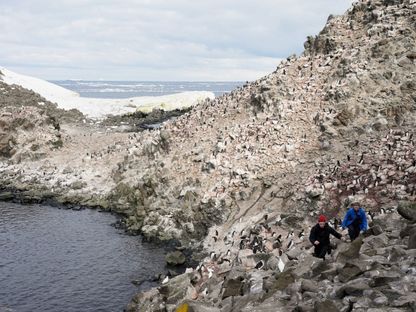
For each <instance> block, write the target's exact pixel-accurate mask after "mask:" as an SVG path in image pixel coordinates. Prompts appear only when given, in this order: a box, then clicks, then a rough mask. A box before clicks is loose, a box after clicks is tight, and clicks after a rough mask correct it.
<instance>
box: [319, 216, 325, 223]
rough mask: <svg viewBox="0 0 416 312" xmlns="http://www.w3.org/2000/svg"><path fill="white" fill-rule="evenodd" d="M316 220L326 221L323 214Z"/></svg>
mask: <svg viewBox="0 0 416 312" xmlns="http://www.w3.org/2000/svg"><path fill="white" fill-rule="evenodd" d="M318 222H326V217H325V216H324V215H320V216H319V219H318Z"/></svg>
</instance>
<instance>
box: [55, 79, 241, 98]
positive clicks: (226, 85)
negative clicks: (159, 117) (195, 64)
mask: <svg viewBox="0 0 416 312" xmlns="http://www.w3.org/2000/svg"><path fill="white" fill-rule="evenodd" d="M48 81H49V82H51V83H54V84H57V85H59V86H61V87H63V88H66V89H69V90H72V91H75V92H77V93H79V94H80V96H82V97H90V98H130V97H138V96H162V95H169V94H175V93H182V92H187V91H209V92H212V93H214V95H215V96H220V95H222V94H224V93H228V92H231V91H232V90H234V89H236V88H237V87H239V86H241V85H243V84H244V83H245V82H243V81H150V80H149V81H139V80H137V81H133V80H124V81H121V80H117V81H114V80H74V79H65V80H48Z"/></svg>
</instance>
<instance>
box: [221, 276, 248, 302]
mask: <svg viewBox="0 0 416 312" xmlns="http://www.w3.org/2000/svg"><path fill="white" fill-rule="evenodd" d="M223 287H224V292H223V294H222V299H225V298H227V297H231V296H242V295H243V287H244V278H243V277H238V278H235V279H234V278H230V279H226V280H225V282H224V286H223Z"/></svg>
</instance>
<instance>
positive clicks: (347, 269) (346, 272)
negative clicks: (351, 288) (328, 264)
mask: <svg viewBox="0 0 416 312" xmlns="http://www.w3.org/2000/svg"><path fill="white" fill-rule="evenodd" d="M362 273H363V271H362V270H361V269H360V268H359V267H358V266H356V265H355V264H352V263H346V264H345V266H344V267H343V268H342V269H340V270H339V280H340V282H342V283H346V282H348V281H350V280H352V279H353V278H355V277H356V276H358V275H360V274H362Z"/></svg>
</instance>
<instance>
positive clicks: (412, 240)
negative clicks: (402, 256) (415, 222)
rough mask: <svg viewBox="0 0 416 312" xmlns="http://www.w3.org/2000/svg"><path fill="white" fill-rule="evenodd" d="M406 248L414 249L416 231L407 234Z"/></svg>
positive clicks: (415, 247)
mask: <svg viewBox="0 0 416 312" xmlns="http://www.w3.org/2000/svg"><path fill="white" fill-rule="evenodd" d="M407 249H416V231H413V232H412V234H411V235H410V236H409V242H408V244H407Z"/></svg>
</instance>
